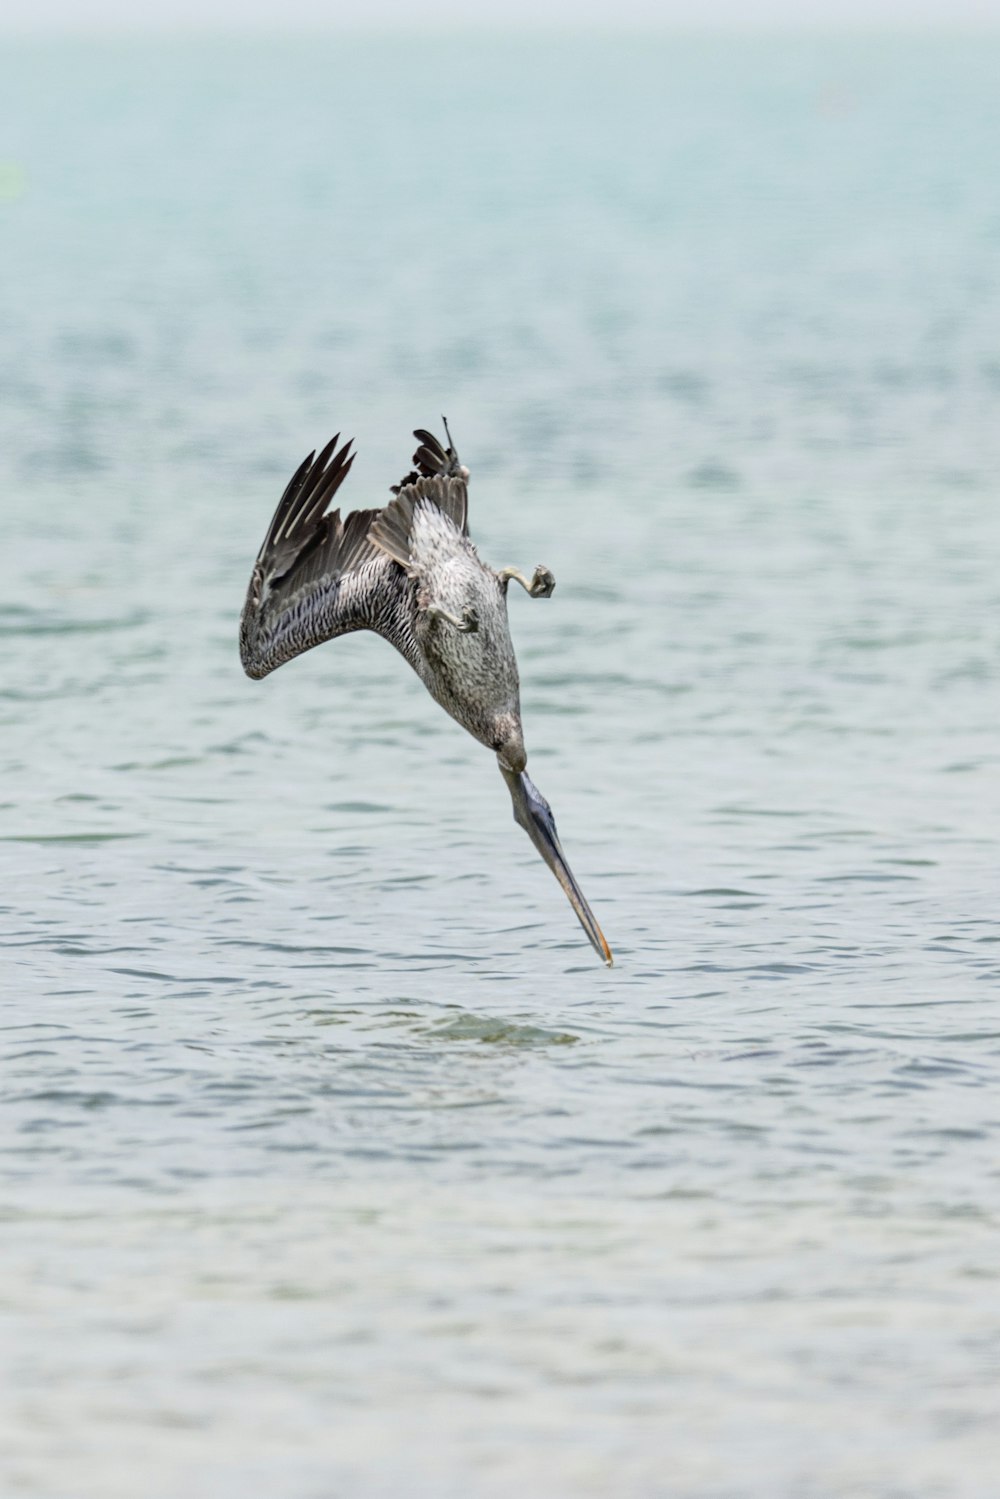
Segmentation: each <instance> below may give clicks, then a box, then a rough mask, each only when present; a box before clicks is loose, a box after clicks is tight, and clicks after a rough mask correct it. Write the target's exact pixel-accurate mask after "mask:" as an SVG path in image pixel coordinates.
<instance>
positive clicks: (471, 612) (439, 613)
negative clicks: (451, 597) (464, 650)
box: [424, 604, 479, 635]
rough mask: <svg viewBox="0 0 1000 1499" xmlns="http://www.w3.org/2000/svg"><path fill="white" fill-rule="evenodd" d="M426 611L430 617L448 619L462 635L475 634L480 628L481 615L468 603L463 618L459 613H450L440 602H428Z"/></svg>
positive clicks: (463, 611)
mask: <svg viewBox="0 0 1000 1499" xmlns="http://www.w3.org/2000/svg"><path fill="white" fill-rule="evenodd" d="M424 612H425V613H426V615H427V618H428V619H444V620H447V622H448V624H450V625H454V626H455V629H456V630H458V632H459V634H460V635H474V634H475V633H476V631H477V630H478V629H479V615H478V614H477V613H476V611H475V609H474V608H473V606H472V605H471V604H466V606H465V608H464V609H463V610H462V615H461V618H459V616H458V615H457V614H449V612H448V610H447V609H442V608H441V605H440V604H428V606H427V608H426V610H425V611H424Z"/></svg>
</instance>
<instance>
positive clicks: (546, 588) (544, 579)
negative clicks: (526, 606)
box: [497, 563, 556, 599]
mask: <svg viewBox="0 0 1000 1499" xmlns="http://www.w3.org/2000/svg"><path fill="white" fill-rule="evenodd" d="M497 576H498V577H499V579H500V581H501V583H507V582H508V581H509V580H510V579H511V578H512V579H513V580H514V582H515V583H520V585H521V587H522V588H523V589H524V591H525V593H527V594H529V595H530V597H531V598H533V599H547V598H549V597H550V596H551V594H552V590H553V589H554V588H555V586H556V580H555V578H554V577H553V576H552V574H551V573H550V572H549V569H548V568H547V567H543V566H542V564H541V563H539V565H538V566H537V567H536V568H535V571H534V574H533V576H532V579H531V582H530V583H529V582H528V580H527V578H526V577H525V576H524V574H523V573H522V572H518V570H517V568H516V567H505V568H503V569H502V571H501V572H500V573H498V574H497Z"/></svg>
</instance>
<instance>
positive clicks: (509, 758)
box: [240, 422, 612, 966]
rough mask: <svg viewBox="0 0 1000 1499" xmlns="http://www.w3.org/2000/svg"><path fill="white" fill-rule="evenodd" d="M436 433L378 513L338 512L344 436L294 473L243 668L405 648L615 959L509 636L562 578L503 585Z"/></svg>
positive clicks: (259, 585)
mask: <svg viewBox="0 0 1000 1499" xmlns="http://www.w3.org/2000/svg"><path fill="white" fill-rule="evenodd" d="M444 429H445V436H446V438H447V441H448V447H447V448H445V447H443V446H442V445H441V443H440V442H439V441H438V440H437V438H436V437H434V436H433V435H432V433H430V432H425V431H424V430H423V429H418V430H417V431H416V432H414V434H413V435H414V437H416V439H417V441H418V443H419V444H420V446H419V447H418V448H417V451H416V452H415V453H414V455H413V464H414V472H412V473H410V474H407V476H406V478H405V479H403V480H401V481H400V483H399V484H395V485H392V486H391V490H390V492H391V493H392V494H393V495H394V496H395V498H394V499H392V500H391V501H390V502H389V504H387V505H385V506H384V507H383V508H382V509H379V510H355V511H353V512H352V513H351V514H349V515H347V516H345V517H344V518H343V520H342V519H341V516H340V511H339V510H334V511H332V512H331V511H330V509H329V506H330V502H331V500H332V499H333V497H334V495H335V494H336V493H337V491H338V489H339V488H340V486H341V484H343V482H344V480H345V479H346V478H347V475H348V473H349V471H350V468H351V464H352V463H353V462H354V454H353V453H352V452H351V442H350V441H348V442H346V443H344V445H343V447H341V448H338V446H337V444H338V443H339V442H340V434H339V433H338V434H337V436H336V437H334V438H333V439H332V441H331V442H328V443H327V445H326V447H325V448H323V450H322V452H320V453H319V454H317V453H315V452H312V453H310V454H309V457H308V458H306V459H304V460H303V462H302V463H301V464H300V465H299V467H298V468H297V469H296V471H295V473H294V474H293V475H292V477H291V479H290V480H289V483H288V487H287V488H286V490H285V492H284V494H283V495H282V497H281V500H280V501H279V504H278V508H277V510H276V511H275V512H274V519H273V520H272V521H271V524H270V526H269V528H268V532H267V535H266V536H265V538H264V545H263V546H262V547H261V549H260V552H259V554H258V556H257V561H256V562H255V563H254V569H253V574H252V576H251V578H250V587H249V589H248V590H247V597H246V603H245V604H244V606H243V614H242V617H241V619H240V659H241V660H242V662H243V669H244V671H245V672H246V673H247V676H250V677H266V676H267V674H268V672H272V671H274V669H275V667H277V666H281V665H283V663H284V662H286V661H291V660H292V658H293V657H294V656H298V655H301V653H302V652H303V651H308V650H310V649H311V648H312V647H313V646H314V645H320V644H321V643H322V642H323V641H324V640H333V639H334V638H335V637H336V636H338V635H347V634H349V633H350V632H351V631H353V630H374V631H375V633H376V634H378V635H381V636H382V638H383V640H388V642H389V644H390V645H394V646H395V647H396V649H397V650H398V651H399V652H400V654H401V655H402V656H405V658H406V660H407V661H408V662H409V663H410V665H411V666H412V667H413V669H414V671H415V672H416V673H417V675H418V676H419V678H420V680H421V681H422V682H423V684H424V686H425V687H426V688H427V690H428V692H429V693H430V695H431V697H432V698H433V699H434V701H435V702H437V703H440V704H441V707H442V708H444V710H445V712H446V713H450V714H451V716H452V718H454V719H456V720H457V721H458V722H459V723H460V724H461V725H462V727H463V728H464V729H467V730H468V731H469V733H470V734H472V735H473V737H474V738H476V739H478V740H479V742H480V744H485V745H486V747H487V748H488V749H491V750H493V751H494V752H495V753H496V757H497V763H498V765H499V767H500V773H501V775H502V776H503V778H504V780H505V781H506V782H507V786H508V788H509V789H510V794H511V799H512V801H513V803H514V819H515V821H516V822H518V823H519V824H520V826H521V827H522V828H524V830H525V832H526V833H527V834H528V837H529V838H530V839H531V841H532V843H533V844H534V845H535V847H536V849H537V850H538V852H539V853H540V854H541V856H542V858H543V859H544V860H545V862H546V864H547V865H548V866H549V868H550V869H551V870H552V873H553V874H554V875H555V877H556V879H557V880H558V881H559V883H560V885H561V886H562V887H563V889H564V890H565V892H566V894H567V896H568V897H569V901H570V904H571V905H572V907H573V910H574V911H575V912H576V915H577V917H578V919H579V921H580V924H581V926H582V927H583V929H584V931H585V932H586V934H587V936H588V937H589V939H590V941H591V943H592V944H593V946H594V948H595V950H596V951H597V952H598V953H599V955H600V956H601V957H602V958H603V959H604V962H605V963H607V964H608V965H609V966H610V965H611V962H612V957H611V949H610V948H609V947H608V944H607V942H606V941H605V939H604V933H603V932H602V931H601V929H600V927H599V926H598V924H597V921H596V919H595V917H594V913H593V912H592V911H591V909H590V907H589V906H588V904H587V902H586V900H585V899H584V897H583V892H582V891H581V889H580V887H579V885H578V884H577V882H576V880H575V878H574V877H573V874H572V872H571V870H570V867H569V865H568V864H567V863H566V857H565V855H564V854H563V851H562V845H561V844H560V842H559V838H558V835H557V833H556V825H555V819H554V818H553V816H552V809H551V807H550V806H549V804H548V802H547V801H546V800H545V798H544V796H542V794H541V792H540V791H539V790H538V789H537V787H536V786H535V785H534V784H533V783H532V781H531V780H530V779H529V777H528V774H527V772H526V770H525V768H524V767H525V765H526V763H527V756H526V754H525V752H524V736H523V733H522V730H521V705H520V699H519V694H518V685H519V684H518V675H517V661H516V659H515V657H514V647H513V645H512V644H511V639H510V629H509V627H508V623H507V586H508V584H509V583H510V582H511V581H513V582H515V583H519V584H520V586H521V587H522V588H523V589H524V590H525V592H526V593H528V594H529V596H530V597H531V598H533V599H545V598H548V597H549V595H550V594H551V592H552V590H553V589H554V588H555V578H554V577H553V576H552V574H551V573H550V572H549V570H548V568H547V567H536V568H535V572H534V576H533V577H532V578H531V579H530V581H529V579H527V578H526V577H525V576H524V574H523V573H521V572H519V571H518V570H517V568H515V567H504V568H501V570H500V571H499V572H495V571H494V570H493V568H491V567H487V566H486V565H485V564H484V563H483V562H481V561H480V559H479V556H478V553H477V552H476V549H475V547H474V546H473V544H472V542H471V541H470V539H469V527H468V489H467V480H468V478H469V470H468V469H467V468H464V467H463V466H462V465H461V463H460V462H459V458H458V453H457V452H456V450H455V446H454V444H453V443H452V438H451V433H450V432H449V430H448V423H447V422H445V424H444Z"/></svg>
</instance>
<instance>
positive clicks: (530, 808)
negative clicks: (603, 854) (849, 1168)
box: [500, 764, 614, 968]
mask: <svg viewBox="0 0 1000 1499" xmlns="http://www.w3.org/2000/svg"><path fill="white" fill-rule="evenodd" d="M500 770H501V773H502V775H503V778H504V780H505V781H506V782H507V786H508V788H509V790H510V799H511V801H512V802H513V803H514V821H515V822H517V823H519V824H520V825H521V827H522V828H523V829H524V831H525V832H526V833H527V835H528V837H529V838H530V839H531V841H532V843H533V844H534V845H535V847H536V848H537V850H538V852H539V853H540V854H541V856H542V858H543V859H544V860H545V862H546V864H547V865H548V866H549V868H550V869H551V871H552V873H553V874H554V875H555V877H556V879H557V880H558V881H559V883H560V885H561V886H562V887H563V889H564V890H565V892H566V894H567V895H568V896H569V903H570V905H571V906H572V907H573V910H574V911H575V912H576V914H577V919H578V920H579V922H580V925H581V926H582V927H583V930H584V931H585V932H586V933H587V936H588V937H589V938H590V942H591V945H592V946H593V948H594V951H595V952H597V953H598V954H599V955H600V957H601V958H602V959H603V960H604V962H605V963H606V964H607V965H608V967H609V968H610V967H611V966H612V964H613V963H614V958H613V957H612V956H611V949H610V947H609V946H608V944H607V942H606V941H605V938H604V933H603V932H602V931H601V929H600V927H599V926H598V924H597V918H596V917H595V915H594V913H593V911H592V910H591V909H590V907H589V906H588V905H587V902H586V901H585V900H584V898H583V891H582V890H581V889H580V887H579V885H578V884H577V883H576V880H575V879H574V877H573V871H572V870H571V869H570V867H569V865H568V864H567V863H566V855H565V854H564V853H563V851H562V844H561V843H560V842H559V834H558V833H557V832H556V820H555V818H554V817H553V816H552V808H551V807H550V806H549V804H548V802H547V801H546V800H545V798H544V796H543V795H542V793H541V792H540V791H539V789H538V787H537V786H536V785H535V783H534V782H533V781H532V780H531V779H530V777H529V776H528V774H527V772H526V771H523V770H522V771H521V773H520V775H518V774H516V773H515V772H514V771H512V770H508V769H507V768H506V766H504V765H503V764H501V765H500Z"/></svg>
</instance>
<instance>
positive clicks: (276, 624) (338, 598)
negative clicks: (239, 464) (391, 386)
mask: <svg viewBox="0 0 1000 1499" xmlns="http://www.w3.org/2000/svg"><path fill="white" fill-rule="evenodd" d="M339 440H340V438H339V434H338V436H337V437H335V438H334V439H333V441H332V442H329V443H327V445H326V447H325V448H324V449H323V450H322V452H321V453H319V454H318V455H317V454H314V453H310V455H309V457H308V458H306V459H305V461H304V462H303V463H301V464H300V465H299V467H298V468H297V469H296V471H295V473H294V474H293V475H292V478H291V479H290V481H289V483H288V487H287V488H286V490H285V492H284V494H283V495H282V497H281V499H280V500H279V502H278V508H277V510H276V511H275V512H274V518H273V519H272V521H271V524H270V526H269V527H268V531H267V535H266V536H265V538H264V545H263V546H262V547H261V549H260V552H259V554H258V556H257V561H256V563H255V565H254V570H253V574H252V576H251V578H250V587H249V589H248V590H247V597H246V603H245V604H244V606H243V614H242V617H241V619H240V659H241V660H242V662H243V669H244V671H245V672H246V673H247V675H248V676H250V677H266V676H267V674H268V672H271V671H273V670H274V669H275V667H276V666H281V665H282V663H283V662H285V661H290V660H291V659H292V657H293V656H298V655H300V654H301V653H302V652H303V651H307V650H309V649H310V648H311V647H312V646H314V645H319V644H320V643H321V642H322V641H324V640H331V639H333V637H334V636H336V635H344V634H347V633H348V631H351V630H361V629H365V628H366V626H368V624H369V623H370V621H371V618H372V609H371V601H372V598H373V596H374V595H375V594H376V593H377V591H378V583H379V578H378V576H377V575H378V574H380V573H381V572H384V571H385V569H386V567H387V566H388V564H387V562H386V558H385V556H384V554H383V553H381V552H380V551H378V550H377V549H376V548H375V547H373V546H372V545H371V544H370V543H369V541H368V531H369V529H370V527H371V524H372V522H373V520H375V518H376V517H377V516H378V515H379V513H380V512H379V511H378V510H355V511H353V512H352V514H350V515H348V516H347V517H346V518H345V519H343V520H341V516H340V511H339V510H334V511H333V512H332V513H329V514H328V513H327V507H328V505H329V503H330V501H331V500H332V499H333V496H334V495H335V494H336V492H337V490H338V489H339V488H340V486H341V484H342V483H343V482H344V480H345V479H346V477H347V475H348V473H349V472H350V468H351V464H352V463H353V462H354V455H353V453H351V452H350V443H349V442H348V443H345V444H344V446H343V447H342V448H340V449H339V450H336V449H337V443H338V442H339Z"/></svg>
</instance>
